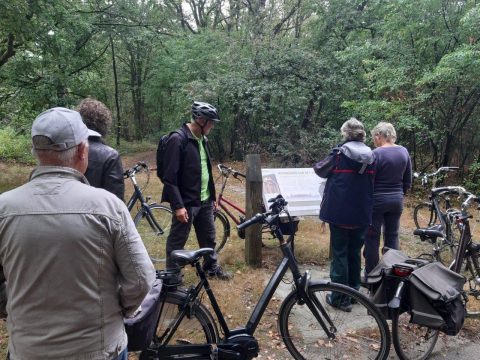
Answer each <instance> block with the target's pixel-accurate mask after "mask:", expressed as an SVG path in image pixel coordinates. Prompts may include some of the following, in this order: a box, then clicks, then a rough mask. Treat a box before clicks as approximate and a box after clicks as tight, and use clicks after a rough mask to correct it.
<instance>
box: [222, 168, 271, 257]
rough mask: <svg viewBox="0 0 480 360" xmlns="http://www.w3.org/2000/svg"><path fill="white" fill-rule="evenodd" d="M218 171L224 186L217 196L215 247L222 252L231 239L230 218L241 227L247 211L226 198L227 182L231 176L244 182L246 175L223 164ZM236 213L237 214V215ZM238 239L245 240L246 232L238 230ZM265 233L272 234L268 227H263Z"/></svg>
mask: <svg viewBox="0 0 480 360" xmlns="http://www.w3.org/2000/svg"><path fill="white" fill-rule="evenodd" d="M217 168H218V171H219V172H220V176H221V177H222V186H221V188H220V192H219V194H218V196H217V207H216V209H215V211H214V216H215V220H214V222H215V228H216V237H217V246H216V247H215V250H216V252H217V253H218V252H220V250H222V249H223V247H224V246H225V244H226V243H227V241H228V239H229V238H230V232H231V225H230V221H229V220H228V218H230V219H232V221H233V222H234V224H236V225H237V226H238V225H240V224H241V223H243V222H244V221H245V215H246V213H245V209H243V208H241V207H240V206H238V205H237V204H235V203H234V202H233V201H232V200H229V199H227V198H226V197H225V195H224V193H225V188H226V186H227V182H228V179H229V177H230V176H233V177H234V178H235V179H237V180H239V181H240V182H241V181H242V179H240V178H243V179H245V178H246V176H245V174H243V173H241V172H240V171H237V170H234V169H232V168H231V167H228V166H225V165H223V164H218V165H217ZM234 212H237V214H235V213H234ZM237 232H238V237H239V238H240V239H245V230H242V229H238V227H237ZM262 232H263V233H269V234H270V233H271V232H270V229H269V228H268V226H263V227H262Z"/></svg>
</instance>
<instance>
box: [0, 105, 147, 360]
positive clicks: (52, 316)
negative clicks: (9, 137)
mask: <svg viewBox="0 0 480 360" xmlns="http://www.w3.org/2000/svg"><path fill="white" fill-rule="evenodd" d="M89 134H90V133H89V130H88V129H87V127H86V126H85V125H84V124H83V122H82V119H81V117H80V114H79V113H77V112H76V111H72V110H68V109H65V108H53V109H50V110H47V111H45V112H44V113H42V114H40V115H39V116H38V117H37V118H36V119H35V121H34V123H33V126H32V143H33V153H34V155H35V156H36V158H37V159H38V163H39V166H38V167H37V168H36V169H35V170H34V171H33V172H32V174H31V176H30V181H29V182H28V183H27V184H25V185H23V186H20V187H18V188H16V189H14V190H12V191H9V192H6V193H4V194H2V195H0V267H1V268H0V269H1V270H0V277H4V278H5V281H6V289H7V293H8V303H7V309H6V310H7V313H8V317H7V329H8V333H9V344H8V349H9V353H10V359H11V360H37V359H38V360H40V359H42V360H43V359H62V360H67V359H68V360H70V359H72V360H73V359H91V360H97V359H98V360H100V359H108V360H111V359H115V360H123V359H127V350H126V347H127V337H126V334H125V330H124V325H123V317H124V316H128V315H130V314H132V313H133V312H134V311H135V310H136V309H137V308H138V306H139V304H140V303H141V302H142V300H143V298H144V297H145V295H146V294H147V293H148V291H149V290H150V288H151V286H152V284H153V281H154V278H155V270H154V267H153V265H152V263H151V261H150V259H149V257H148V254H147V252H146V250H145V247H144V246H143V243H142V241H141V239H140V237H139V235H138V233H137V231H136V229H135V226H134V225H133V222H132V219H131V217H130V214H129V213H128V210H127V208H126V207H125V205H124V204H123V202H122V201H121V200H119V199H118V198H117V197H116V196H115V195H113V194H111V193H109V192H107V191H105V190H103V189H97V188H94V187H91V186H89V185H88V182H87V180H86V179H85V177H84V176H83V173H84V172H85V169H86V168H87V164H88V140H87V138H88V136H89Z"/></svg>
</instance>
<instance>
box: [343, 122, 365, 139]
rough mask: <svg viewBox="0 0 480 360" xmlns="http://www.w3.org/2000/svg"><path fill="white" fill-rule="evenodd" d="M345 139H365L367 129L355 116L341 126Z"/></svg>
mask: <svg viewBox="0 0 480 360" xmlns="http://www.w3.org/2000/svg"><path fill="white" fill-rule="evenodd" d="M340 133H341V134H342V137H343V140H344V141H361V142H364V141H365V136H366V133H365V129H364V127H363V124H362V123H361V122H360V121H358V120H357V119H355V118H354V117H352V118H350V119H348V120H347V121H345V122H344V123H343V125H342V127H341V128H340Z"/></svg>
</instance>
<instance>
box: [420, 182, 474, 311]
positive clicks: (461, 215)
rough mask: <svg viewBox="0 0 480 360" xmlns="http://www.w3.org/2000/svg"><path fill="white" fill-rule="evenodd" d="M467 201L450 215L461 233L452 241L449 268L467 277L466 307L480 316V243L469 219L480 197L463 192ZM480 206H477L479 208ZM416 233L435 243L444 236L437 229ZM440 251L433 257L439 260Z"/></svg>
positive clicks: (421, 230)
mask: <svg viewBox="0 0 480 360" xmlns="http://www.w3.org/2000/svg"><path fill="white" fill-rule="evenodd" d="M462 196H463V197H465V198H466V199H465V201H464V202H463V203H462V205H461V209H460V210H452V211H450V213H449V215H450V216H451V217H452V218H454V219H455V223H456V225H457V227H458V229H459V231H460V233H461V236H460V240H459V242H458V243H455V242H454V241H452V240H451V241H450V242H451V243H452V244H453V247H452V249H453V252H454V260H453V261H452V262H451V263H450V264H449V266H448V268H449V269H450V270H453V271H455V272H456V273H458V274H462V275H464V276H465V278H466V280H467V281H466V285H465V286H466V289H464V290H465V292H466V296H467V302H466V309H467V316H469V317H480V260H479V259H480V244H478V243H475V242H474V241H473V240H472V233H471V229H470V222H469V219H470V218H471V217H472V215H471V214H470V213H469V212H468V209H469V208H470V206H471V204H472V202H476V203H477V204H480V198H479V197H478V196H475V195H473V194H472V193H470V192H468V191H464V193H463V194H462ZM479 209H480V206H477V210H479ZM414 234H415V235H418V236H420V237H421V238H422V239H423V240H428V241H429V242H432V243H435V242H436V241H437V238H438V237H441V236H443V234H442V233H441V232H439V231H438V230H436V229H431V228H430V229H417V230H415V231H414ZM438 256H439V254H438V252H436V251H434V252H433V257H434V258H435V259H437V260H438Z"/></svg>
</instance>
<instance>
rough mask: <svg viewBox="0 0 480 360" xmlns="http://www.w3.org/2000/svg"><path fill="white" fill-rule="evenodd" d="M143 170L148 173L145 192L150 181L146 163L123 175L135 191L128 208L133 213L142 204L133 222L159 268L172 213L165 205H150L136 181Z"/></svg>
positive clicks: (163, 255) (163, 259) (162, 258)
mask: <svg viewBox="0 0 480 360" xmlns="http://www.w3.org/2000/svg"><path fill="white" fill-rule="evenodd" d="M143 170H145V171H146V173H147V181H146V184H145V186H144V188H143V190H145V188H146V187H147V185H148V182H149V180H150V171H149V168H148V165H147V164H146V163H145V162H138V163H137V164H136V165H135V166H133V167H132V168H131V169H128V170H127V171H125V172H124V174H123V177H124V179H130V181H131V182H132V184H133V189H134V191H133V194H132V196H131V197H130V199H129V200H128V201H127V208H128V210H129V211H131V210H132V209H133V207H134V206H135V204H136V203H137V202H139V203H140V209H139V210H138V212H137V214H136V215H135V216H134V217H133V222H134V224H135V227H136V228H137V231H138V233H139V234H140V237H141V238H142V241H143V243H144V245H145V248H146V249H147V252H148V255H149V256H150V259H151V260H152V262H153V263H154V265H155V266H157V264H159V263H163V262H164V261H165V257H166V250H165V246H166V240H167V236H168V233H169V231H170V226H171V221H172V211H171V210H170V208H169V207H166V206H164V205H159V204H157V203H149V201H150V197H149V196H147V197H145V196H143V193H142V189H141V188H140V186H139V185H138V183H137V180H136V174H138V173H139V172H141V171H143Z"/></svg>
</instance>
